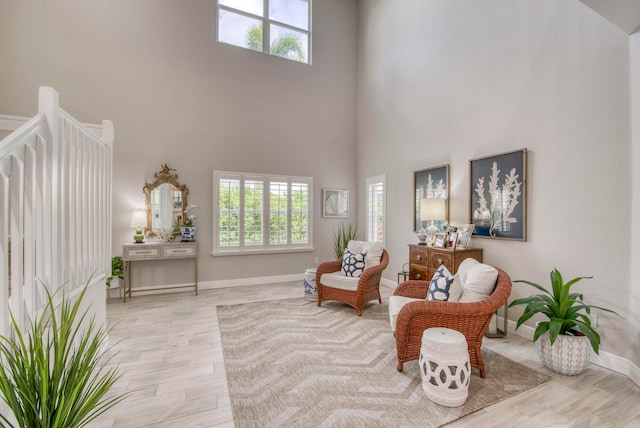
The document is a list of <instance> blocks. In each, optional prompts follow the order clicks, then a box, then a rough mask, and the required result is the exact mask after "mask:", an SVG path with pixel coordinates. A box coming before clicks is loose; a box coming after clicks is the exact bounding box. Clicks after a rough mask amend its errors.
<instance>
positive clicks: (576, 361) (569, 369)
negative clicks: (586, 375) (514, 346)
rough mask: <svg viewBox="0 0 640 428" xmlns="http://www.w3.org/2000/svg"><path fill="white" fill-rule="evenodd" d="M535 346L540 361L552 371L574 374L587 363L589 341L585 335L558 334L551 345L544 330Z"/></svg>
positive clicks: (589, 348) (589, 352) (589, 347)
mask: <svg viewBox="0 0 640 428" xmlns="http://www.w3.org/2000/svg"><path fill="white" fill-rule="evenodd" d="M536 347H537V349H538V355H539V356H540V361H542V364H544V366H545V367H546V368H548V369H549V370H551V371H552V372H556V373H560V374H563V375H567V376H574V375H577V374H579V373H581V372H582V371H583V370H584V369H585V368H586V367H587V364H589V355H590V354H591V342H590V341H589V338H588V337H587V336H568V335H565V334H559V335H558V336H557V337H556V341H555V342H554V343H553V345H551V339H550V338H549V332H546V333H545V334H543V335H542V336H540V337H539V338H538V340H537V342H536Z"/></svg>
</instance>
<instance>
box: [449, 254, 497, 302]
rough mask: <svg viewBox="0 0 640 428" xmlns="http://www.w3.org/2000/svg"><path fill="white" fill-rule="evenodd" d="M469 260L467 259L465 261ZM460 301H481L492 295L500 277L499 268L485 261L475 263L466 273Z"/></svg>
mask: <svg viewBox="0 0 640 428" xmlns="http://www.w3.org/2000/svg"><path fill="white" fill-rule="evenodd" d="M467 260H469V259H466V260H465V262H466V261H467ZM460 266H462V264H460ZM464 277H465V278H466V280H465V281H464V282H463V284H462V296H460V300H459V302H479V301H480V300H484V299H486V298H487V297H489V296H490V295H491V293H492V292H493V289H494V288H495V286H496V280H497V279H498V270H497V269H496V268H494V267H493V266H489V265H485V264H484V263H475V264H473V266H471V267H470V268H469V269H468V270H467V271H466V272H465V273H464Z"/></svg>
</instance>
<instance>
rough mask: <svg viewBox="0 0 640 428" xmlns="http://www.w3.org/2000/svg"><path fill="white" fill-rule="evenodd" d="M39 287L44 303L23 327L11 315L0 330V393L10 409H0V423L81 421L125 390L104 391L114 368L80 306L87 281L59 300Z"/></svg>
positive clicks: (103, 339) (70, 424)
mask: <svg viewBox="0 0 640 428" xmlns="http://www.w3.org/2000/svg"><path fill="white" fill-rule="evenodd" d="M43 288H44V290H45V292H46V301H45V309H44V310H42V311H40V312H39V314H38V315H37V316H36V317H35V319H34V320H33V321H32V322H31V325H30V327H29V328H28V330H26V331H21V329H20V326H19V325H18V323H17V321H16V320H15V319H14V318H13V316H12V321H13V334H12V335H11V337H6V336H0V360H2V364H0V398H1V399H2V400H3V401H4V402H5V404H6V406H7V408H8V409H9V410H10V411H11V415H10V414H2V413H0V426H3V427H4V426H7V427H14V426H19V427H65V428H77V427H83V426H86V425H88V424H89V423H91V421H93V420H94V419H95V418H96V417H98V416H99V415H100V414H102V413H104V412H105V411H106V410H108V409H109V408H111V407H112V406H114V405H115V404H117V403H119V402H120V401H122V400H123V399H125V398H126V397H127V396H128V395H129V393H124V394H115V395H108V394H107V393H108V392H109V390H110V389H111V387H112V386H113V385H114V384H115V382H116V381H117V380H118V379H119V378H120V374H119V373H118V372H119V368H118V366H117V365H115V366H109V364H110V359H111V358H112V357H111V356H109V352H110V349H111V347H110V346H108V345H107V340H108V339H107V330H105V329H104V328H103V327H99V328H98V326H96V325H95V323H94V321H93V319H92V318H91V319H89V314H88V309H87V310H85V311H84V312H81V311H80V307H81V305H82V299H83V297H84V295H85V293H86V291H87V288H88V284H87V285H85V286H84V289H83V290H82V292H81V293H80V295H79V297H78V298H77V299H75V301H72V300H71V299H69V298H68V297H67V296H65V295H63V296H62V302H61V303H60V304H59V305H56V304H55V303H54V295H52V294H51V293H50V292H49V290H48V289H47V287H43ZM12 419H13V420H12ZM14 423H16V424H17V425H14Z"/></svg>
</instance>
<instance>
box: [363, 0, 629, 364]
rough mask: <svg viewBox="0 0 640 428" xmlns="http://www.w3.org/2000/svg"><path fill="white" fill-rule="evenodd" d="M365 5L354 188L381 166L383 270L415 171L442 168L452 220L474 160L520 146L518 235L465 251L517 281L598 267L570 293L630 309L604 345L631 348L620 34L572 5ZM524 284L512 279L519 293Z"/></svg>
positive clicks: (411, 238) (400, 239)
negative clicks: (523, 213)
mask: <svg viewBox="0 0 640 428" xmlns="http://www.w3.org/2000/svg"><path fill="white" fill-rule="evenodd" d="M359 11H360V29H359V62H358V70H359V73H358V90H359V92H358V153H359V156H358V182H359V183H362V182H364V180H365V178H366V177H370V176H373V175H377V174H381V173H386V174H387V185H388V200H387V207H388V217H387V225H388V227H389V229H388V233H387V237H388V248H389V251H390V254H391V264H390V268H389V269H388V270H387V272H386V276H387V277H389V278H391V277H392V276H393V275H394V273H395V272H398V271H399V270H400V269H401V267H402V264H403V263H405V262H406V261H407V258H408V249H407V244H408V243H414V242H416V241H417V238H416V235H415V233H413V232H412V227H411V225H412V209H413V202H412V188H413V171H415V170H420V169H424V168H428V167H431V166H437V165H441V164H445V163H448V164H450V166H451V186H450V190H451V203H450V208H451V216H450V221H451V222H452V223H453V224H461V223H466V222H468V220H469V214H468V211H469V205H468V204H469V182H468V180H469V177H468V169H469V165H468V161H469V159H473V158H476V157H482V156H486V155H492V154H499V153H503V152H507V151H512V150H516V149H520V148H527V150H528V155H529V163H528V167H529V170H528V177H527V178H528V189H527V192H528V195H527V204H528V207H527V230H528V239H527V241H526V242H513V241H498V240H488V239H473V240H472V245H473V246H480V247H483V248H484V249H485V261H487V262H489V263H492V264H496V265H498V266H501V267H502V268H504V269H505V270H506V271H507V272H509V273H510V274H511V276H512V278H513V279H520V278H522V279H529V280H532V281H535V282H538V283H542V284H548V281H549V279H548V278H549V277H548V274H549V271H551V270H552V269H553V268H554V267H557V268H558V269H560V271H561V272H562V273H563V274H564V275H565V277H567V278H573V277H575V276H586V275H593V276H594V279H592V280H585V281H583V282H581V283H580V284H579V285H578V286H577V289H576V291H582V292H584V294H585V299H586V300H587V301H588V302H590V303H592V304H598V305H602V306H605V307H609V308H612V309H615V310H617V311H619V312H620V313H621V314H622V315H623V316H624V317H625V318H626V321H623V320H620V319H617V318H614V317H612V316H610V315H608V314H606V313H601V312H600V313H599V315H600V328H599V331H600V333H601V334H602V336H603V342H602V349H603V350H605V351H608V352H611V353H613V354H615V355H618V356H622V357H625V358H631V356H632V355H634V354H635V355H639V354H640V348H639V347H638V339H637V337H635V338H634V340H633V343H634V345H633V347H632V348H629V346H628V343H629V338H630V337H631V336H632V331H634V330H636V329H637V321H635V322H634V323H630V321H629V320H630V318H631V316H630V314H632V313H637V312H638V309H639V308H638V306H637V304H638V303H637V300H636V301H635V303H634V306H632V307H630V303H629V295H630V287H631V286H630V274H629V272H630V266H631V259H630V249H631V240H630V225H631V199H630V193H631V189H632V186H631V178H632V175H631V169H630V154H631V146H630V132H631V131H630V129H631V125H630V107H629V104H630V83H629V39H628V36H627V35H626V34H625V33H624V32H622V31H621V30H619V29H618V28H617V27H615V26H613V25H612V24H611V23H609V22H608V21H606V20H605V19H604V18H602V17H601V16H599V15H597V14H596V13H595V12H593V11H592V10H590V9H589V8H587V7H586V6H585V5H583V4H582V3H580V2H578V1H577V0H575V1H574V0H571V1H566V0H528V1H518V2H514V1H506V0H484V1H482V2H479V1H476V0H467V1H464V0H461V1H456V2H452V1H449V0H428V1H425V0H406V1H403V2H402V6H401V7H400V6H399V4H398V2H391V1H386V2H385V1H373V0H362V1H360V8H359ZM381 29H384V31H382V30H381ZM389 159H393V161H392V162H390V161H389ZM636 192H637V190H636ZM359 207H362V199H360V200H359ZM361 212H362V211H359V213H361ZM636 212H637V210H636ZM637 217H638V216H637V215H635V216H634V218H637ZM361 218H362V216H360V218H359V219H361ZM636 260H637V257H636ZM532 292H535V290H534V289H533V288H530V287H528V286H526V285H524V284H515V286H514V291H513V294H512V298H517V297H522V296H525V295H528V294H531V293H532ZM635 295H636V296H637V291H636V292H635ZM519 313H521V309H514V310H513V311H511V312H510V318H511V319H516V317H517V315H518V314H519ZM636 334H637V333H633V335H634V336H635V335H636ZM636 363H637V359H636Z"/></svg>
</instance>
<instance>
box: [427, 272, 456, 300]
mask: <svg viewBox="0 0 640 428" xmlns="http://www.w3.org/2000/svg"><path fill="white" fill-rule="evenodd" d="M452 286H453V275H451V272H449V269H447V268H446V266H445V265H441V266H440V267H439V268H438V270H437V271H436V273H434V274H433V278H431V284H429V292H428V293H427V300H439V301H441V302H446V301H448V300H449V297H450V296H451V291H452V289H451V288H452ZM458 297H459V296H458Z"/></svg>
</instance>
